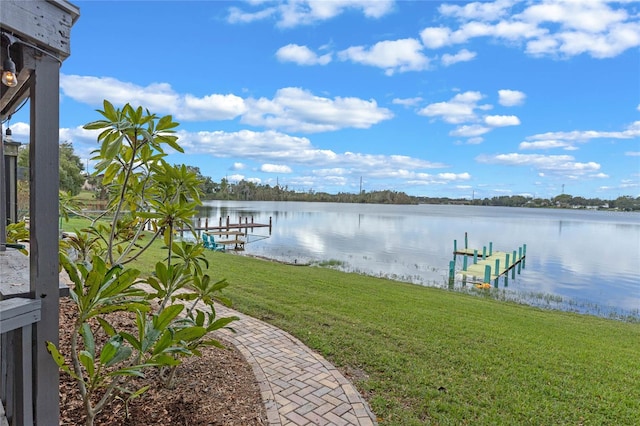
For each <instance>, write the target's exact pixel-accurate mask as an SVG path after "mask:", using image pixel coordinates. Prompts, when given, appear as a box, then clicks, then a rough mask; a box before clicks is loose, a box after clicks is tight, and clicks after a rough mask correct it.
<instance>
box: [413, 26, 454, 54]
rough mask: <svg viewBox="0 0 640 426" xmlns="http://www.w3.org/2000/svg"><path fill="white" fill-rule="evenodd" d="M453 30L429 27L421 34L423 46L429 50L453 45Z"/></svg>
mask: <svg viewBox="0 0 640 426" xmlns="http://www.w3.org/2000/svg"><path fill="white" fill-rule="evenodd" d="M450 38H451V30H450V29H449V28H446V27H428V28H425V29H424V30H422V31H421V32H420V39H421V40H422V44H424V45H425V47H427V48H429V49H438V48H440V47H443V46H448V45H449V44H451V41H450Z"/></svg>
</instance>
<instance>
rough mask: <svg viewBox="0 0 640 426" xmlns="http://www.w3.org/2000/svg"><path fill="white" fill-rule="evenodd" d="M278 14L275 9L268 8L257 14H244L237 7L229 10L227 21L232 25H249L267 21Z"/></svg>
mask: <svg viewBox="0 0 640 426" xmlns="http://www.w3.org/2000/svg"><path fill="white" fill-rule="evenodd" d="M277 12H278V10H277V8H275V7H268V8H265V9H262V10H259V11H256V12H244V11H243V10H241V9H239V8H237V7H230V8H229V15H228V16H227V21H228V22H230V23H232V24H249V23H251V22H254V21H261V20H263V19H267V18H269V17H271V16H273V15H275V14H276V13H277Z"/></svg>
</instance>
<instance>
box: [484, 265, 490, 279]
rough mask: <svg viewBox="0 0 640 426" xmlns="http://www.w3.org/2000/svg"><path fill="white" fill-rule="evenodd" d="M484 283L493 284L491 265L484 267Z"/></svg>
mask: <svg viewBox="0 0 640 426" xmlns="http://www.w3.org/2000/svg"><path fill="white" fill-rule="evenodd" d="M484 282H485V283H490V282H491V266H489V265H485V266H484Z"/></svg>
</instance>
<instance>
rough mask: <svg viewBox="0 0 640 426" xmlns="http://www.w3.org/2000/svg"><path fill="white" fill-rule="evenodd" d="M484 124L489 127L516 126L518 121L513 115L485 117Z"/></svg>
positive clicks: (518, 123)
mask: <svg viewBox="0 0 640 426" xmlns="http://www.w3.org/2000/svg"><path fill="white" fill-rule="evenodd" d="M484 122H485V123H486V124H487V125H488V126H491V127H505V126H518V125H520V119H519V118H518V117H516V116H515V115H487V116H486V117H484Z"/></svg>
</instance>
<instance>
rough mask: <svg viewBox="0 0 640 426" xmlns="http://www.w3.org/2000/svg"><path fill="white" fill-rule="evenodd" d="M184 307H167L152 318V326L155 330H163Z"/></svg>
mask: <svg viewBox="0 0 640 426" xmlns="http://www.w3.org/2000/svg"><path fill="white" fill-rule="evenodd" d="M183 309H184V305H171V306H167V307H166V308H165V309H164V310H163V311H162V312H160V314H159V315H157V316H154V318H153V325H154V327H155V328H156V329H157V330H160V331H162V330H164V329H165V328H167V327H168V326H169V324H171V321H173V319H174V318H175V317H177V316H178V314H180V312H182V310H183Z"/></svg>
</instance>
